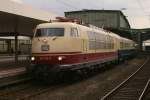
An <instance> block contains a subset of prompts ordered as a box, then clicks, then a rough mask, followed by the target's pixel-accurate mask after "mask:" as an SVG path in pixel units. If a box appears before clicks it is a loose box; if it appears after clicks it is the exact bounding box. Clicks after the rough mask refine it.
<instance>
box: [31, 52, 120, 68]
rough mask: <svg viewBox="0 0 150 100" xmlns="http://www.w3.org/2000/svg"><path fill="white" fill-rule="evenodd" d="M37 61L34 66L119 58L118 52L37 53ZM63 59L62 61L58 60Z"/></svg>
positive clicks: (105, 60) (35, 55) (104, 60)
mask: <svg viewBox="0 0 150 100" xmlns="http://www.w3.org/2000/svg"><path fill="white" fill-rule="evenodd" d="M33 56H34V57H35V61H33V62H32V63H33V64H51V65H56V64H57V65H66V64H82V63H85V62H95V61H103V62H107V61H110V60H115V59H117V58H118V54H117V52H103V53H89V54H83V53H57V54H56V53H55V54H50V53H46V54H44V53H35V54H33ZM58 57H62V60H58Z"/></svg>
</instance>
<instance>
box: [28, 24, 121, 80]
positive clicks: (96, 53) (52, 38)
mask: <svg viewBox="0 0 150 100" xmlns="http://www.w3.org/2000/svg"><path fill="white" fill-rule="evenodd" d="M121 39H122V38H121V37H120V36H118V35H116V34H114V33H112V32H108V31H105V30H103V29H101V28H97V27H95V26H89V27H87V26H83V25H80V24H76V23H72V22H53V23H44V24H40V25H38V26H37V27H36V30H35V34H34V37H33V40H32V57H31V61H32V62H31V63H32V64H31V66H30V67H29V68H28V69H29V70H30V72H32V73H33V74H35V75H37V76H38V77H47V76H53V75H56V74H57V73H60V72H61V71H73V70H80V69H83V68H90V67H91V66H94V65H99V64H102V63H107V62H116V61H118V50H119V49H118V48H120V42H119V41H121Z"/></svg>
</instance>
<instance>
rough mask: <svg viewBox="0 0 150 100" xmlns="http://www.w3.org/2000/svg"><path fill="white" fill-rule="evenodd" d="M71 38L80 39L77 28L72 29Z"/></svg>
mask: <svg viewBox="0 0 150 100" xmlns="http://www.w3.org/2000/svg"><path fill="white" fill-rule="evenodd" d="M70 35H71V37H78V36H79V34H78V30H77V28H71V34H70Z"/></svg>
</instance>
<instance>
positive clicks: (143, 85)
mask: <svg viewBox="0 0 150 100" xmlns="http://www.w3.org/2000/svg"><path fill="white" fill-rule="evenodd" d="M149 62H150V58H149V57H148V58H147V59H146V61H145V62H144V64H142V65H141V66H140V67H139V69H138V70H137V71H136V72H134V73H133V74H132V75H130V76H129V77H128V78H127V79H126V80H125V81H123V82H122V83H121V84H119V85H118V86H117V87H115V88H114V89H113V90H111V91H110V92H108V93H107V94H106V95H105V96H103V97H102V98H101V99H100V100H146V99H144V98H145V96H146V94H147V91H148V90H149V89H148V88H149V84H150V67H149V66H150V63H149Z"/></svg>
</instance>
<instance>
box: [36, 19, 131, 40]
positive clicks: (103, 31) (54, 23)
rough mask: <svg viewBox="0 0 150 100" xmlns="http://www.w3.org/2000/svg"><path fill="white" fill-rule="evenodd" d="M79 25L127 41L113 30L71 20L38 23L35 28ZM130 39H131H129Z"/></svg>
mask: <svg viewBox="0 0 150 100" xmlns="http://www.w3.org/2000/svg"><path fill="white" fill-rule="evenodd" d="M50 26H52V27H70V26H72V27H81V28H82V29H86V30H88V31H92V30H93V31H95V32H101V33H102V34H105V35H109V36H112V37H115V38H117V39H120V40H126V41H129V39H126V38H124V37H121V36H119V35H118V34H115V33H113V32H110V31H107V30H104V29H102V28H94V27H88V26H85V25H82V24H76V23H72V22H52V23H43V24H39V25H38V26H37V28H48V27H50ZM131 41H132V40H131Z"/></svg>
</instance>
